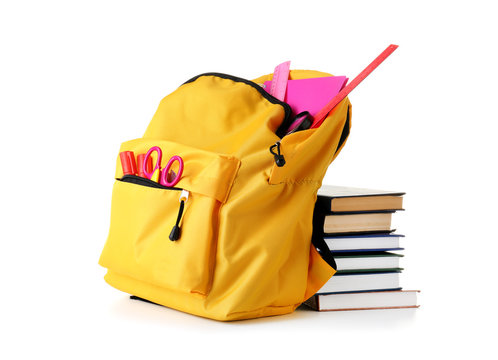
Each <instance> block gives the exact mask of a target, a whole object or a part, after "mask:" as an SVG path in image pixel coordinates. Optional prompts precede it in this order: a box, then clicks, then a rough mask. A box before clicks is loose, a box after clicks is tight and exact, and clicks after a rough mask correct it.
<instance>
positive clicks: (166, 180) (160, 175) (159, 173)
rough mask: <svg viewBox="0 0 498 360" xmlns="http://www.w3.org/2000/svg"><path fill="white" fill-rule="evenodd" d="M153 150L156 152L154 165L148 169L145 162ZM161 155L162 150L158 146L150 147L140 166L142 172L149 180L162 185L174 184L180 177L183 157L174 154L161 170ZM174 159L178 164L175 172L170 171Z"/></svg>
mask: <svg viewBox="0 0 498 360" xmlns="http://www.w3.org/2000/svg"><path fill="white" fill-rule="evenodd" d="M153 152H156V154H157V159H156V165H155V166H154V168H153V169H152V171H149V170H148V169H147V162H148V161H149V159H150V158H151V156H152V153H153ZM162 156H163V152H162V150H161V148H160V147H159V146H153V147H151V148H150V149H149V151H148V152H147V154H146V155H145V158H144V163H143V168H142V170H143V173H144V174H145V176H146V177H147V178H149V179H150V180H152V181H155V182H158V183H160V184H161V185H163V186H175V185H176V184H177V183H178V181H180V178H181V177H182V174H183V159H182V158H181V157H180V156H178V155H174V156H172V157H171V158H170V159H169V160H168V163H167V164H166V167H165V168H163V169H162V170H161V160H162ZM175 161H177V162H178V164H179V169H178V173H177V174H175V173H174V172H173V171H172V167H173V164H174V162H175Z"/></svg>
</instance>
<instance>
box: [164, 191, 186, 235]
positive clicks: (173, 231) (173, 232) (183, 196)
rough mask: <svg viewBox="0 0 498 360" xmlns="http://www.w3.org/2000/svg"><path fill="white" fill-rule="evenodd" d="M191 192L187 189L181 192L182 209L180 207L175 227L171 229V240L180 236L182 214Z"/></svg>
mask: <svg viewBox="0 0 498 360" xmlns="http://www.w3.org/2000/svg"><path fill="white" fill-rule="evenodd" d="M189 194H190V193H189V192H188V191H187V190H182V193H181V194H180V200H179V201H180V209H178V216H177V218H176V224H175V226H173V229H171V232H170V233H169V239H170V240H171V241H176V240H178V239H179V238H180V233H181V231H180V230H181V229H180V221H181V220H182V215H183V210H184V208H185V202H186V201H187V200H188V196H189Z"/></svg>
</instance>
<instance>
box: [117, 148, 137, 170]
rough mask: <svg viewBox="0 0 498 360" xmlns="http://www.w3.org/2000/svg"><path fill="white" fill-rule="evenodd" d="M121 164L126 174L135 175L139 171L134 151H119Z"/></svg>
mask: <svg viewBox="0 0 498 360" xmlns="http://www.w3.org/2000/svg"><path fill="white" fill-rule="evenodd" d="M119 158H120V160H121V166H122V168H123V174H124V175H135V174H136V173H137V165H136V163H135V154H133V151H122V152H120V153H119Z"/></svg>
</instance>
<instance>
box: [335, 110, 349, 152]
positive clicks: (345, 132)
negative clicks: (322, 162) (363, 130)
mask: <svg viewBox="0 0 498 360" xmlns="http://www.w3.org/2000/svg"><path fill="white" fill-rule="evenodd" d="M350 112H351V106H348V112H347V115H346V122H345V123H344V127H343V128H342V133H341V138H340V139H339V144H338V145H337V149H336V150H335V152H336V153H337V152H338V151H339V149H340V148H341V146H342V144H344V142H345V141H346V139H347V138H348V136H349V128H350V127H351V125H350V123H351V119H350V115H349V113H350Z"/></svg>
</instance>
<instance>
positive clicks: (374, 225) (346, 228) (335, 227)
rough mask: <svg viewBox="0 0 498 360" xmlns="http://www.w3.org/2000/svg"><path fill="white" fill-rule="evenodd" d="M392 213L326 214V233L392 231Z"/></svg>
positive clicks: (324, 227) (324, 228)
mask: <svg viewBox="0 0 498 360" xmlns="http://www.w3.org/2000/svg"><path fill="white" fill-rule="evenodd" d="M391 217H392V213H389V212H386V213H362V214H334V215H327V216H325V223H324V225H323V231H324V232H325V233H326V234H342V233H354V232H362V233H363V232H368V233H371V232H388V231H391Z"/></svg>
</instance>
